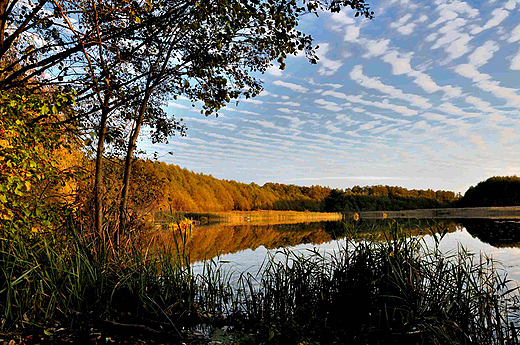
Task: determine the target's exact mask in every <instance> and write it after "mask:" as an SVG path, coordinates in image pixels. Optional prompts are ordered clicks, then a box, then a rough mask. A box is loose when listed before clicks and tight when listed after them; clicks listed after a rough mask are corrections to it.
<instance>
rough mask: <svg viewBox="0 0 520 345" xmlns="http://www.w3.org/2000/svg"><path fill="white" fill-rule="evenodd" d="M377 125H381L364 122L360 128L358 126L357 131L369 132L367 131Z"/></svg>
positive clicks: (374, 122) (379, 122)
mask: <svg viewBox="0 0 520 345" xmlns="http://www.w3.org/2000/svg"><path fill="white" fill-rule="evenodd" d="M379 124H381V121H370V122H366V123H364V124H362V125H361V126H359V129H361V130H369V129H372V128H374V127H375V126H376V125H379Z"/></svg>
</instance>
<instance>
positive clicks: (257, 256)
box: [194, 229, 520, 282]
mask: <svg viewBox="0 0 520 345" xmlns="http://www.w3.org/2000/svg"><path fill="white" fill-rule="evenodd" d="M424 241H426V243H427V244H428V245H432V244H433V243H434V241H433V239H432V237H431V236H429V235H428V236H425V237H424ZM345 242H346V241H345V239H340V240H334V241H330V242H325V243H322V244H319V245H314V244H299V245H297V246H293V247H291V248H290V249H291V251H293V252H298V253H302V254H305V253H309V251H310V250H313V249H317V250H319V251H320V252H321V253H332V252H334V251H338V250H339V248H342V247H344V246H345ZM459 244H461V245H462V246H464V247H465V248H467V249H468V250H469V251H470V252H473V253H476V254H479V253H480V252H482V253H485V254H487V255H488V256H489V257H492V258H493V259H495V260H497V261H499V262H500V263H502V265H503V266H504V268H505V269H506V271H507V274H508V278H509V279H513V280H516V282H520V248H507V247H501V248H497V247H493V246H491V245H490V244H487V243H484V242H482V241H480V240H479V239H478V238H474V237H473V236H471V235H470V234H469V233H468V232H467V231H466V230H465V229H462V230H457V231H455V232H452V233H448V234H446V236H445V237H444V238H443V239H442V241H441V244H440V249H441V250H442V251H443V252H450V253H456V251H457V247H458V245H459ZM276 252H277V250H275V249H271V250H268V249H266V248H265V247H263V246H260V247H258V248H256V249H255V250H252V249H247V250H243V251H240V252H237V253H233V254H224V255H221V256H220V261H221V262H224V263H223V267H224V268H225V269H226V270H228V271H233V272H236V273H240V272H247V273H250V274H252V275H256V273H257V272H258V269H259V267H260V265H261V264H262V262H264V260H265V258H266V256H267V254H268V253H276ZM200 270H201V264H200V263H198V264H195V265H194V271H195V272H196V273H197V272H200Z"/></svg>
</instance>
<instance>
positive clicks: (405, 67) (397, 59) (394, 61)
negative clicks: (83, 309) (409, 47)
mask: <svg viewBox="0 0 520 345" xmlns="http://www.w3.org/2000/svg"><path fill="white" fill-rule="evenodd" d="M412 56H413V53H407V54H401V53H399V52H397V51H395V50H394V51H391V52H389V53H388V54H386V55H385V56H383V61H384V62H387V63H389V64H390V65H391V66H392V73H393V74H394V75H400V74H406V73H410V72H411V71H412V67H411V66H410V61H411V59H412Z"/></svg>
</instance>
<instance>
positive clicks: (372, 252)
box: [235, 223, 517, 344]
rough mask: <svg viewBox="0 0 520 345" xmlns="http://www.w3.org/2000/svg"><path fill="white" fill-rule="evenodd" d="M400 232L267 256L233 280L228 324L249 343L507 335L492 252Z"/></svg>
mask: <svg viewBox="0 0 520 345" xmlns="http://www.w3.org/2000/svg"><path fill="white" fill-rule="evenodd" d="M402 232H403V231H402V228H401V226H400V225H397V224H395V223H394V225H393V228H392V231H391V233H390V234H389V236H388V240H387V241H384V242H376V241H367V240H362V241H360V242H355V241H347V242H346V246H345V248H342V249H341V250H339V251H337V252H335V253H333V254H332V255H325V254H322V253H320V252H318V251H312V252H310V253H299V254H298V253H295V252H289V251H283V252H281V253H278V254H277V255H273V256H271V257H270V258H269V259H268V260H267V261H266V263H265V266H264V268H263V270H262V271H261V273H260V275H259V276H258V277H252V276H243V277H242V279H241V280H240V289H239V291H240V293H242V294H243V295H242V296H241V299H240V301H241V304H240V307H241V308H242V310H239V311H237V312H236V315H235V324H236V327H237V329H239V330H241V331H242V332H243V333H248V334H251V335H252V336H251V337H249V338H248V342H250V343H272V344H302V343H305V344H314V343H316V344H397V343H402V344H506V343H507V344H516V341H517V340H516V335H515V334H514V332H515V330H514V327H512V326H511V323H510V315H509V314H508V310H507V308H506V303H505V302H506V298H507V296H511V293H512V291H510V290H508V281H507V280H506V278H505V277H504V275H502V274H499V273H500V272H499V271H497V265H496V263H495V262H494V261H493V260H491V259H490V258H488V257H485V256H483V255H481V256H477V255H474V254H472V253H469V252H467V251H465V250H464V249H463V248H459V250H458V251H457V252H456V253H452V254H448V255H446V254H443V253H442V252H441V251H440V250H439V248H438V242H437V244H436V245H435V246H434V247H433V248H427V247H426V245H425V244H424V242H423V241H422V240H421V238H417V237H416V238H409V237H406V236H405V235H404V234H403V233H402ZM435 238H437V237H435ZM437 239H438V238H437Z"/></svg>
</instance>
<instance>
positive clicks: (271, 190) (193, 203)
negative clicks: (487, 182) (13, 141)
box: [107, 159, 457, 213]
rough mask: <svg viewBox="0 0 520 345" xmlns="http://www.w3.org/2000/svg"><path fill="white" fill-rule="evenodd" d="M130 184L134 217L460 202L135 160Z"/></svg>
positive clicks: (449, 196) (450, 196) (440, 194)
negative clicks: (219, 174)
mask: <svg viewBox="0 0 520 345" xmlns="http://www.w3.org/2000/svg"><path fill="white" fill-rule="evenodd" d="M133 164H134V168H133V171H134V172H135V174H134V176H133V177H132V181H131V188H130V190H131V195H130V198H131V205H130V206H131V207H132V208H134V210H135V211H136V212H139V213H142V212H150V211H168V210H172V211H191V212H205V211H231V210H240V211H249V210H259V209H262V210H294V211H305V210H308V211H325V212H340V211H361V210H364V211H371V210H401V209H414V208H431V207H442V206H444V205H447V204H449V203H451V202H453V201H454V200H456V199H457V195H456V194H455V193H454V192H448V191H433V190H430V189H429V190H416V189H413V190H408V189H406V188H401V187H390V186H370V187H360V186H355V187H353V188H348V189H346V190H344V191H343V190H338V189H334V190H333V189H331V188H328V187H321V186H311V187H304V186H296V185H286V184H280V183H266V184H264V185H263V186H259V185H257V184H256V183H251V184H246V183H240V182H236V181H230V180H219V179H217V178H214V177H213V176H211V175H205V174H200V173H194V172H191V171H189V170H187V169H183V168H181V167H179V166H177V165H173V164H166V163H164V162H159V161H152V160H140V159H137V160H135V161H134V163H133ZM118 166H120V164H114V165H112V169H111V170H109V171H108V172H107V174H108V175H112V176H113V180H112V182H107V185H110V186H111V188H112V189H115V190H116V191H114V193H113V194H114V197H116V196H117V189H118V188H120V186H118V181H117V176H119V172H118V169H119V168H118Z"/></svg>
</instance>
